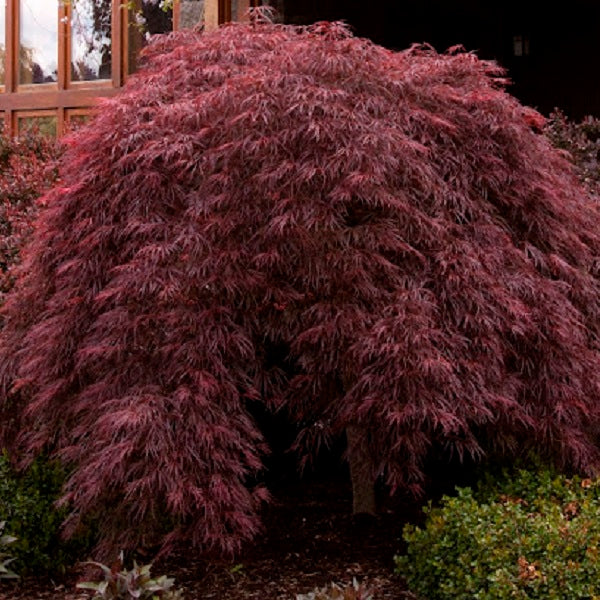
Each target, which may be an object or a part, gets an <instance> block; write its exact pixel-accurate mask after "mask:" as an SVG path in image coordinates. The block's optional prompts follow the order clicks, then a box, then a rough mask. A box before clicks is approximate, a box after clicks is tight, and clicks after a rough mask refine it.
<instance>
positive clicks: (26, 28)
mask: <svg viewBox="0 0 600 600" xmlns="http://www.w3.org/2000/svg"><path fill="white" fill-rule="evenodd" d="M20 5H21V12H20V17H21V20H20V29H21V31H20V36H21V37H20V40H21V45H20V48H19V64H20V68H19V83H48V82H52V81H56V78H57V64H56V62H57V56H58V2H57V1H56V0H54V1H53V0H21V2H20Z"/></svg>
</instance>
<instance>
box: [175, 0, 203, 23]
mask: <svg viewBox="0 0 600 600" xmlns="http://www.w3.org/2000/svg"><path fill="white" fill-rule="evenodd" d="M179 10H180V12H179V27H180V28H181V29H192V28H193V27H195V26H196V25H198V23H201V22H202V21H203V20H204V2H203V1H202V0H181V6H180V9H179Z"/></svg>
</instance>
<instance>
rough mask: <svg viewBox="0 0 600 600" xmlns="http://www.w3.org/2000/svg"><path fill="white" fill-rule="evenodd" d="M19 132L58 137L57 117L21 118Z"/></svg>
mask: <svg viewBox="0 0 600 600" xmlns="http://www.w3.org/2000/svg"><path fill="white" fill-rule="evenodd" d="M18 131H19V133H26V132H28V131H35V132H39V133H40V134H42V135H45V136H48V137H56V117H54V116H52V117H51V116H48V117H19V120H18Z"/></svg>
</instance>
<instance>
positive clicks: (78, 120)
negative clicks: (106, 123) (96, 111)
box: [68, 114, 92, 131]
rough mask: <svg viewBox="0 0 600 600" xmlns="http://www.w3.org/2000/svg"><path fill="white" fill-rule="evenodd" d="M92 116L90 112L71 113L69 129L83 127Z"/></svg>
mask: <svg viewBox="0 0 600 600" xmlns="http://www.w3.org/2000/svg"><path fill="white" fill-rule="evenodd" d="M91 118H92V115H90V114H87V115H84V114H70V115H69V117H68V129H69V131H76V130H77V129H79V128H80V127H83V126H84V125H85V124H86V123H87V122H88V121H89V120H90V119H91Z"/></svg>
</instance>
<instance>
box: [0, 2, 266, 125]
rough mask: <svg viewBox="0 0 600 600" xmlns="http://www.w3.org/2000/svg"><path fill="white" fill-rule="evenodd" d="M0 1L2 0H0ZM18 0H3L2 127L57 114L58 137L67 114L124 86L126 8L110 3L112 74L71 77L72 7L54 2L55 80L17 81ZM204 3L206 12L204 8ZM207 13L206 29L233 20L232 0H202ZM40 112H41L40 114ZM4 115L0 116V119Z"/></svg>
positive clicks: (89, 108)
mask: <svg viewBox="0 0 600 600" xmlns="http://www.w3.org/2000/svg"><path fill="white" fill-rule="evenodd" d="M1 1H2V0H0V2H1ZM242 1H244V2H246V3H247V5H248V6H259V5H260V4H261V1H260V0H242ZM20 2H21V0H6V8H5V10H6V13H5V29H6V31H5V69H4V86H0V113H2V114H3V120H4V126H5V131H8V132H10V133H11V134H12V135H16V134H17V119H18V116H22V115H24V114H27V115H29V116H36V115H39V116H46V115H49V112H48V111H53V112H54V114H55V115H56V122H57V135H58V136H60V135H62V134H63V133H65V131H66V129H67V124H68V114H69V111H71V114H75V112H72V111H78V112H79V111H81V114H89V113H91V112H93V106H94V105H95V104H96V101H97V99H98V98H102V97H110V96H114V95H115V94H117V93H118V91H119V89H120V88H121V87H122V86H123V84H124V82H125V80H126V78H127V74H128V54H127V52H128V28H129V19H130V15H129V11H127V10H126V9H125V8H124V7H123V6H122V5H123V4H124V2H125V0H111V2H112V7H111V9H112V15H111V16H112V25H111V27H112V31H111V36H112V37H111V67H112V78H111V79H104V80H95V81H70V72H71V56H70V55H71V43H72V42H71V33H70V25H69V21H70V17H71V11H72V8H71V7H70V6H65V5H64V4H63V3H62V2H60V1H57V19H58V57H57V58H58V63H57V64H58V73H57V81H56V82H53V83H47V84H46V83H38V84H19V81H18V78H19V17H20V13H19V6H20ZM207 7H209V8H208V10H207ZM204 9H205V14H208V11H210V12H211V14H213V15H214V17H215V22H214V23H213V24H211V23H209V22H208V20H207V23H206V26H207V28H211V27H215V26H217V24H222V23H226V22H228V21H230V20H231V16H232V13H231V0H205V4H204ZM180 14H181V13H180V0H175V2H174V6H173V29H174V30H177V29H179V22H180ZM42 113H43V114H42ZM1 119H2V116H0V120H1Z"/></svg>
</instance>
